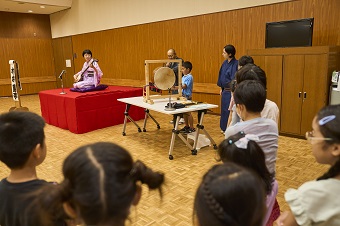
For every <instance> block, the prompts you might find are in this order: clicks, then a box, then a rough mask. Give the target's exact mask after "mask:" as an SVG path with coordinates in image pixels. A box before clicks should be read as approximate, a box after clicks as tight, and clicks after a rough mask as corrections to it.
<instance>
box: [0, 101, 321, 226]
mask: <svg viewBox="0 0 340 226" xmlns="http://www.w3.org/2000/svg"><path fill="white" fill-rule="evenodd" d="M21 101H22V106H24V107H28V108H29V109H30V111H32V112H36V113H38V114H41V112H40V103H39V97H38V95H28V96H22V100H21ZM12 106H14V102H13V100H12V98H1V97H0V113H3V112H7V111H8V110H9V108H10V107H12ZM151 114H152V115H153V116H154V117H155V118H156V119H157V121H158V122H159V123H160V125H161V129H159V130H158V129H157V128H156V125H155V124H154V123H153V122H152V121H151V120H150V121H148V125H147V132H141V133H138V132H137V128H136V127H135V126H134V125H133V124H132V123H129V124H128V125H127V131H126V133H127V135H126V136H122V129H123V126H122V125H117V126H113V127H109V128H104V129H100V130H96V131H92V132H89V133H86V134H73V133H71V132H69V131H68V130H63V129H60V128H57V127H54V126H51V125H46V128H45V133H46V143H47V151H48V152H47V157H46V160H45V161H44V163H43V164H42V165H40V166H39V167H38V169H37V170H38V176H39V177H40V178H42V179H46V180H50V181H61V180H62V174H61V165H62V162H63V160H64V159H65V157H66V156H67V155H68V154H69V153H71V152H72V151H73V150H74V149H75V148H77V147H78V146H80V145H84V144H88V143H92V142H97V141H108V142H114V143H117V144H119V145H121V146H123V147H125V148H126V149H127V150H129V151H130V153H131V154H132V156H133V157H134V159H140V160H142V161H144V162H145V163H146V164H148V165H149V166H152V168H153V169H155V170H160V171H163V172H164V173H165V175H166V185H165V187H164V197H163V199H162V200H161V199H160V198H159V196H158V193H157V192H149V191H148V189H147V187H143V196H142V200H141V202H140V204H139V205H138V206H137V207H136V208H133V209H132V210H131V217H130V221H129V222H128V225H172V226H173V225H180V226H184V225H192V212H193V208H192V207H193V199H194V196H195V192H196V188H197V186H198V184H199V182H200V181H201V178H202V176H203V174H204V173H205V172H206V171H207V170H208V169H209V168H210V167H211V166H212V165H214V164H216V161H215V159H214V158H215V154H216V151H215V150H214V149H213V148H212V147H205V148H202V149H201V150H199V151H198V155H196V156H193V155H191V151H190V150H189V149H188V148H187V147H186V146H185V145H184V144H183V142H182V141H181V140H180V139H176V142H175V149H174V152H173V156H174V160H172V161H170V160H169V159H168V151H169V144H170V138H171V129H172V125H171V124H169V121H170V120H171V117H170V116H167V115H163V114H160V113H156V112H151ZM204 119H205V120H204V126H205V128H206V129H207V131H208V132H209V134H210V135H211V136H212V138H213V139H214V140H215V142H216V143H217V144H219V143H220V142H221V141H222V140H223V139H224V136H223V135H222V134H221V133H220V129H219V116H216V115H210V114H208V115H206V116H205V118H204ZM196 121H197V119H196ZM137 123H139V125H140V126H142V121H138V122H137ZM326 170H327V167H324V166H321V165H318V164H317V163H315V160H314V157H313V156H312V154H311V150H310V145H309V144H308V143H307V141H306V140H303V139H296V138H289V137H283V136H280V138H279V150H278V159H277V164H276V172H277V179H278V182H279V194H278V197H277V198H278V201H279V204H280V206H281V210H287V208H288V207H287V204H286V203H285V201H284V198H283V194H284V192H285V191H286V190H287V188H290V187H292V188H296V187H298V186H300V185H301V184H302V183H304V182H305V181H308V180H313V179H315V178H316V177H317V176H319V175H321V174H322V173H323V172H325V171H326ZM8 173H9V170H8V169H7V168H6V166H5V165H4V164H2V163H0V178H4V177H6V176H7V175H8Z"/></svg>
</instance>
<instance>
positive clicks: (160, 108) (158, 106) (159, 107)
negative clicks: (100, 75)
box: [117, 96, 218, 160]
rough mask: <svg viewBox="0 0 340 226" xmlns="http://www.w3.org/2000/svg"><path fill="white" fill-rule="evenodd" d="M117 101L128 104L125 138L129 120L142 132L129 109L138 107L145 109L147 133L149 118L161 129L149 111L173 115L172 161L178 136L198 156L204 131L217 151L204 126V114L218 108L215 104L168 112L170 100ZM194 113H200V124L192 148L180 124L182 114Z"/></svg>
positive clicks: (134, 99) (124, 99)
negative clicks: (200, 138) (198, 146)
mask: <svg viewBox="0 0 340 226" xmlns="http://www.w3.org/2000/svg"><path fill="white" fill-rule="evenodd" d="M117 100H118V101H120V102H123V103H126V110H125V112H124V114H125V118H124V127H123V133H122V134H123V136H125V135H126V133H125V129H126V123H127V120H128V119H129V120H130V121H131V122H133V123H134V124H135V126H136V127H137V128H138V132H141V131H142V130H141V128H140V127H139V126H138V124H137V123H136V122H135V121H134V120H133V119H132V118H131V117H130V116H129V109H130V107H131V105H134V106H138V107H141V108H144V109H145V118H144V126H143V132H146V122H147V118H148V117H150V118H151V119H152V120H153V121H154V122H155V123H156V125H157V128H158V129H160V125H159V124H158V122H157V121H156V120H155V119H154V118H153V117H152V116H151V115H150V113H149V110H152V111H156V112H160V113H163V114H167V115H173V118H174V122H176V123H175V126H174V129H173V130H172V136H171V142H170V149H169V159H170V160H172V159H173V156H172V151H173V148H174V143H175V139H176V135H177V136H178V137H179V138H180V139H181V140H182V141H183V142H184V143H185V144H186V145H187V147H188V148H190V149H191V154H192V155H196V154H197V150H196V144H197V139H198V136H199V133H200V130H202V131H203V132H204V134H205V135H206V136H207V137H208V138H209V140H210V141H211V143H212V144H213V146H214V149H217V145H216V143H215V141H214V140H213V139H212V138H211V136H210V135H209V134H208V132H207V131H206V129H204V126H203V119H204V114H206V113H207V110H208V109H211V108H217V107H218V106H217V105H215V104H207V103H199V104H192V105H188V106H186V107H185V108H180V109H176V110H174V111H167V110H165V106H166V105H167V103H169V98H164V99H156V100H153V101H154V104H149V103H145V102H144V101H143V97H142V96H140V97H130V98H122V99H117ZM178 102H180V101H178ZM194 111H197V112H198V115H199V116H198V121H199V122H198V124H197V127H196V128H197V129H196V135H195V140H194V145H193V146H191V145H190V144H189V142H188V141H187V139H185V138H184V136H183V135H182V134H181V133H180V132H179V130H178V124H179V120H180V116H181V114H183V113H187V112H194Z"/></svg>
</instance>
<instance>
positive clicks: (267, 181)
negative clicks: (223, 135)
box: [217, 132, 274, 194]
mask: <svg viewBox="0 0 340 226" xmlns="http://www.w3.org/2000/svg"><path fill="white" fill-rule="evenodd" d="M243 137H245V133H244V132H239V133H237V134H235V135H232V136H230V137H228V138H227V139H225V140H224V141H222V142H221V143H220V145H219V146H218V151H217V152H218V155H219V158H218V159H217V160H218V161H222V162H224V163H230V162H233V163H236V164H239V165H241V166H243V167H246V168H248V169H250V170H253V171H254V172H255V173H256V174H257V175H258V176H259V177H260V178H261V180H262V184H263V187H264V189H265V191H266V193H267V194H269V193H270V192H271V191H272V182H273V180H274V175H273V174H271V173H270V172H269V170H268V168H267V166H266V159H265V155H264V152H263V150H262V148H261V147H260V146H259V145H258V144H257V143H256V142H255V141H252V140H249V141H248V145H247V148H246V149H243V148H238V147H237V146H236V145H235V142H237V141H238V140H240V139H241V138H243Z"/></svg>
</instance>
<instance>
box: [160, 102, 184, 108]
mask: <svg viewBox="0 0 340 226" xmlns="http://www.w3.org/2000/svg"><path fill="white" fill-rule="evenodd" d="M165 107H166V108H169V103H167V104H166V106H165ZM171 107H172V108H175V109H179V108H185V104H181V103H177V102H173V103H171Z"/></svg>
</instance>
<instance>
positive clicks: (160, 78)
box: [154, 67, 176, 90]
mask: <svg viewBox="0 0 340 226" xmlns="http://www.w3.org/2000/svg"><path fill="white" fill-rule="evenodd" d="M175 80H176V79H175V73H174V71H173V70H172V69H171V68H168V67H160V68H159V69H158V70H157V71H156V72H155V75H154V83H155V86H156V87H157V88H158V89H161V90H167V89H170V88H171V87H172V86H173V85H174V84H175Z"/></svg>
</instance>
